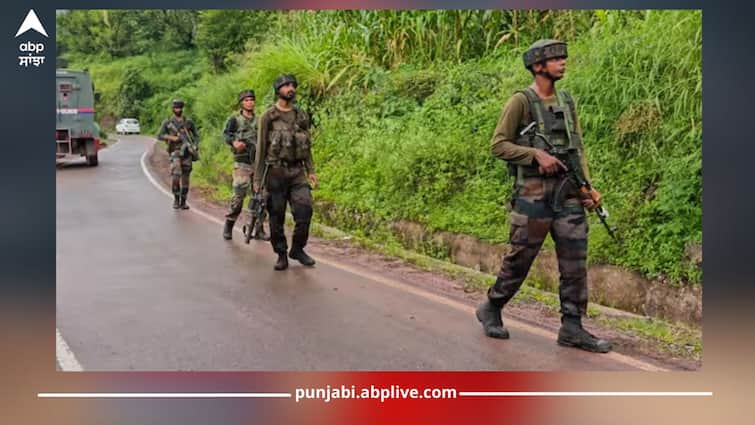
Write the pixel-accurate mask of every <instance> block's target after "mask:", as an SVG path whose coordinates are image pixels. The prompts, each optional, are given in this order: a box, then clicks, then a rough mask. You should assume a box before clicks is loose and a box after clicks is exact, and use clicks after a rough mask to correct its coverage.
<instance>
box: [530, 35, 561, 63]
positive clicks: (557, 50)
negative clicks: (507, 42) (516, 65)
mask: <svg viewBox="0 0 755 425" xmlns="http://www.w3.org/2000/svg"><path fill="white" fill-rule="evenodd" d="M568 56H569V55H568V53H567V51H566V43H565V42H563V41H558V40H550V39H546V40H538V41H536V42H534V43H532V45H531V46H530V47H529V49H527V50H526V51H525V52H524V67H525V68H527V69H530V68H531V67H532V65H534V64H536V63H539V62H544V61H546V60H548V59H553V58H565V57H568Z"/></svg>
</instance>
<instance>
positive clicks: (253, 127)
mask: <svg viewBox="0 0 755 425" xmlns="http://www.w3.org/2000/svg"><path fill="white" fill-rule="evenodd" d="M233 119H234V120H235V121H236V132H235V133H234V135H233V137H234V138H235V140H241V141H242V142H244V144H245V145H246V150H244V151H243V152H236V150H235V149H234V148H233V146H231V151H232V152H233V160H234V161H236V162H243V163H247V164H252V163H254V157H255V153H256V150H257V116H256V115H253V116H252V117H251V118H247V117H245V116H244V115H242V113H241V112H239V113H238V114H236V115H234V116H233Z"/></svg>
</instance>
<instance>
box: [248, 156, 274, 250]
mask: <svg viewBox="0 0 755 425" xmlns="http://www.w3.org/2000/svg"><path fill="white" fill-rule="evenodd" d="M269 167H270V166H269V165H267V164H265V171H263V172H262V180H260V181H261V182H262V183H261V184H262V187H260V190H258V191H257V192H255V193H253V194H252V201H251V205H250V208H249V209H250V214H249V224H246V225H244V227H243V231H244V242H246V243H249V241H250V240H251V239H261V237H260V233H261V232H262V223H263V222H264V221H265V216H266V215H267V210H266V209H265V196H264V195H263V193H264V191H265V190H264V186H265V180H266V179H267V170H268V168H269Z"/></svg>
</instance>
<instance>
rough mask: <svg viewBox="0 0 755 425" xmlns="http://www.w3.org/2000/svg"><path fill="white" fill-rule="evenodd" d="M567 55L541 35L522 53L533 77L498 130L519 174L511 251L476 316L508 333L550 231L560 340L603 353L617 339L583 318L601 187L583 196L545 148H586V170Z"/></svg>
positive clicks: (497, 148)
mask: <svg viewBox="0 0 755 425" xmlns="http://www.w3.org/2000/svg"><path fill="white" fill-rule="evenodd" d="M566 58H567V49H566V43H563V42H560V41H557V40H539V41H537V42H535V43H534V44H532V46H530V48H529V49H528V50H527V51H526V52H525V53H524V66H525V67H526V68H527V69H528V70H529V71H530V72H531V73H532V75H533V77H534V81H533V83H532V85H530V86H529V87H528V88H526V89H524V90H521V91H519V92H517V93H516V94H514V95H513V96H512V97H511V98H510V99H509V100H508V102H507V103H506V105H505V106H504V108H503V113H502V115H501V118H500V120H499V121H498V125H497V127H496V129H495V134H494V135H493V139H492V141H491V151H492V153H493V155H494V156H496V157H497V158H500V159H502V160H504V161H506V162H507V163H508V165H509V171H510V172H511V174H512V175H513V176H514V177H515V184H514V195H513V199H512V211H511V215H510V223H511V227H510V233H509V238H510V244H511V252H510V253H509V254H507V255H506V256H505V257H504V258H503V264H502V265H501V270H500V272H499V273H498V278H497V280H496V281H495V284H494V285H493V286H491V287H490V289H489V290H488V294H487V297H488V300H487V301H486V302H484V303H482V304H480V306H479V307H478V308H477V311H476V315H477V319H478V320H479V321H480V323H481V324H482V327H483V330H484V331H485V334H486V335H487V336H489V337H492V338H501V339H506V338H508V337H509V332H508V330H507V329H506V327H505V326H504V325H503V320H502V317H501V311H502V309H503V307H504V306H505V305H506V303H507V302H508V301H509V300H510V299H511V298H512V297H513V296H514V295H515V294H516V293H517V291H518V290H519V288H520V287H521V285H522V282H523V281H524V279H525V277H526V276H527V273H528V272H529V269H530V266H531V265H532V262H533V260H534V259H535V257H536V256H537V254H538V252H539V251H540V247H541V246H542V244H543V241H544V240H545V237H546V236H547V235H548V233H550V234H551V237H552V238H553V240H554V242H555V245H556V255H557V257H558V268H559V273H560V281H559V297H560V301H561V314H562V318H561V329H560V331H559V333H558V343H559V344H560V345H564V346H570V347H577V348H580V349H583V350H587V351H593V352H601V353H605V352H608V351H610V350H611V348H612V347H611V343H610V342H609V341H606V340H603V339H600V338H597V337H595V336H594V335H592V334H590V333H589V332H587V331H586V330H585V329H584V328H583V327H582V321H581V318H582V316H583V315H585V313H586V311H587V269H586V258H587V231H588V227H587V219H586V214H585V208H587V209H588V210H590V211H592V210H593V209H595V208H597V207H598V205H599V201H600V194H599V193H598V192H597V191H593V192H592V193H591V194H590V196H582V195H581V194H580V191H579V190H578V189H579V188H577V187H575V186H574V184H572V183H571V181H570V180H569V179H568V178H567V175H566V171H567V167H566V165H565V164H564V162H566V160H565V159H564V158H559V157H558V155H555V156H554V155H551V154H550V153H549V152H548V149H546V148H544V146H552V147H553V148H554V149H559V151H561V152H563V151H566V150H569V149H571V150H572V151H574V150H575V149H576V150H577V151H578V152H579V155H580V158H579V161H577V163H579V164H580V165H581V168H582V170H581V171H582V172H583V173H584V174H585V176H587V173H588V170H587V161H586V160H585V157H584V154H583V149H582V136H581V133H582V132H581V129H580V125H579V121H578V119H577V113H576V106H575V103H574V101H573V99H572V98H571V96H570V95H569V94H568V93H567V92H566V91H563V90H559V91H556V88H555V83H556V81H558V80H560V79H561V78H563V76H564V72H565V70H566ZM527 129H534V133H535V134H536V135H537V136H538V137H541V138H542V139H544V140H545V141H546V142H547V144H539V143H538V142H539V140H536V139H537V138H535V137H533V133H532V132H528V131H527ZM538 146H540V147H538ZM553 152H555V150H554V151H553ZM572 163H574V162H572Z"/></svg>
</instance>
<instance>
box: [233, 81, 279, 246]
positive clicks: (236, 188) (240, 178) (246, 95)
mask: <svg viewBox="0 0 755 425" xmlns="http://www.w3.org/2000/svg"><path fill="white" fill-rule="evenodd" d="M255 100H256V98H255V96H254V90H251V89H247V90H243V91H242V92H241V93H239V96H238V104H239V106H240V109H239V111H238V112H237V113H236V114H234V115H232V116H231V117H229V118H228V121H227V122H226V124H225V129H224V130H223V139H224V140H225V142H226V143H227V144H228V146H230V148H231V152H232V153H233V197H232V198H231V205H230V207H229V209H228V213H227V214H226V215H225V226H224V228H223V238H224V239H225V240H231V239H232V238H233V226H234V224H236V220H237V219H238V217H239V214H241V209H242V208H243V205H244V198H245V197H246V196H247V195H248V194H249V192H250V191H251V190H252V176H253V175H254V160H255V157H256V152H257V116H256V115H255V114H254V104H255ZM253 199H254V198H252V197H250V199H249V209H250V213H253V212H252V211H251V210H253V207H252V202H253ZM261 218H262V217H260V219H261ZM258 228H259V232H258V233H257V234H255V238H256V239H262V240H269V238H268V236H267V235H266V234H265V233H264V231H263V230H262V223H260V224H259V225H258ZM249 231H252V229H250V230H249Z"/></svg>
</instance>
